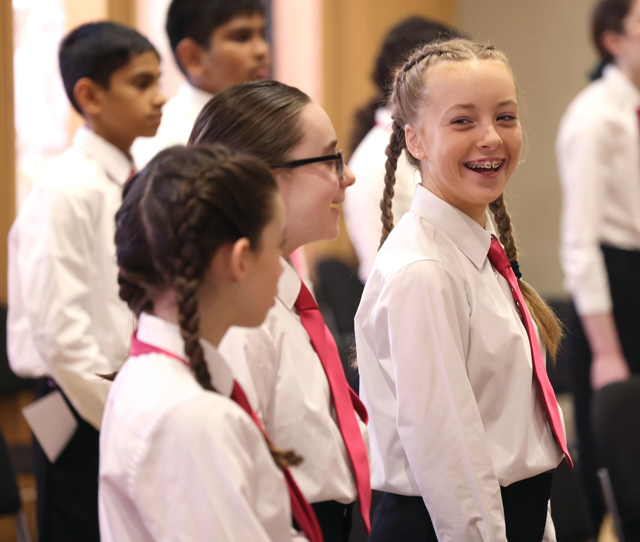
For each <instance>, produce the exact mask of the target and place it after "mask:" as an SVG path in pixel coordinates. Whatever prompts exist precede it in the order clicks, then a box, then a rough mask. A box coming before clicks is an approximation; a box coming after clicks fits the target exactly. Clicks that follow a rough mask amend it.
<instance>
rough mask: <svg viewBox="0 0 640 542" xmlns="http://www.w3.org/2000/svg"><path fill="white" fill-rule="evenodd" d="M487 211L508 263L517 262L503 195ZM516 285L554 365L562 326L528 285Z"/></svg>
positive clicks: (519, 283)
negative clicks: (493, 223)
mask: <svg viewBox="0 0 640 542" xmlns="http://www.w3.org/2000/svg"><path fill="white" fill-rule="evenodd" d="M489 209H490V210H491V212H492V213H493V216H494V219H495V223H496V227H497V228H498V237H499V238H500V244H501V245H502V246H503V248H504V251H505V254H506V255H507V259H508V260H509V261H517V259H518V250H517V249H516V240H515V235H514V232H513V225H512V224H511V217H510V216H509V213H508V212H507V204H506V203H505V201H504V194H501V195H500V197H499V198H498V199H497V200H495V201H494V202H492V203H490V204H489ZM518 285H519V286H520V291H521V292H522V296H523V297H524V300H525V303H526V304H527V307H528V308H529V312H530V313H531V316H532V318H533V320H534V322H535V323H536V325H537V326H538V329H539V330H540V334H541V335H542V341H543V342H544V344H545V346H546V347H547V351H548V352H549V355H550V356H551V359H552V360H553V362H554V363H555V360H556V355H557V353H558V346H559V344H560V340H561V339H562V336H563V330H562V324H561V323H560V321H559V320H558V317H557V316H556V314H555V313H554V312H553V310H552V309H551V307H549V305H547V304H546V303H545V302H544V301H543V300H542V298H541V297H540V296H539V295H538V293H537V292H536V291H535V290H534V289H533V288H532V287H531V286H530V285H529V284H527V283H526V282H525V281H524V280H522V279H518Z"/></svg>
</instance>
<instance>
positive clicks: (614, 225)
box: [556, 65, 640, 316]
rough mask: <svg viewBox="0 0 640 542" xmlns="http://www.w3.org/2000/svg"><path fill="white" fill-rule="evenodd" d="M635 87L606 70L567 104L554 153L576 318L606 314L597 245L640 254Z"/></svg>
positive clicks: (638, 96)
mask: <svg viewBox="0 0 640 542" xmlns="http://www.w3.org/2000/svg"><path fill="white" fill-rule="evenodd" d="M638 107H640V90H638V89H637V88H636V87H635V85H634V84H633V83H632V82H631V81H630V80H629V79H628V78H627V77H626V76H625V75H624V74H623V73H622V72H621V71H620V69H618V68H617V67H616V66H614V65H609V66H607V67H606V68H605V70H604V75H603V77H602V79H599V80H597V81H594V82H593V83H591V84H590V85H588V86H587V87H586V88H585V89H584V90H582V91H581V92H580V93H579V94H578V95H577V96H576V98H575V99H574V100H573V102H571V105H570V106H569V108H568V109H567V111H566V113H565V114H564V116H563V118H562V122H561V123H560V130H559V132H558V140H557V143H556V152H557V156H558V167H559V172H560V180H561V181H562V190H563V198H562V228H561V247H560V259H561V261H562V268H563V270H564V275H565V287H566V289H567V290H568V291H569V292H570V293H571V296H572V298H573V300H574V302H575V305H576V310H577V312H578V314H580V315H582V316H585V315H589V314H602V313H606V312H610V311H611V310H612V304H611V293H610V290H609V279H608V276H607V270H606V267H605V264H604V257H603V255H602V250H601V249H600V245H602V244H605V245H611V246H614V247H617V248H621V249H626V250H640V137H638Z"/></svg>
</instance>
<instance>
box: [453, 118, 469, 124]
mask: <svg viewBox="0 0 640 542" xmlns="http://www.w3.org/2000/svg"><path fill="white" fill-rule="evenodd" d="M470 123H471V120H469V119H454V120H452V121H451V124H458V125H465V124H470Z"/></svg>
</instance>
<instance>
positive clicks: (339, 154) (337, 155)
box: [271, 151, 344, 180]
mask: <svg viewBox="0 0 640 542" xmlns="http://www.w3.org/2000/svg"><path fill="white" fill-rule="evenodd" d="M329 160H335V161H336V171H337V172H338V179H340V180H342V179H343V178H344V161H343V160H342V151H338V152H336V153H335V154H328V155H326V156H318V157H316V158H305V159H304V160H293V161H292V162H285V163H284V164H278V165H277V166H271V167H272V168H274V169H276V168H293V167H300V166H306V165H307V164H315V163H316V162H328V161H329Z"/></svg>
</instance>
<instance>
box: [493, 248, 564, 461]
mask: <svg viewBox="0 0 640 542" xmlns="http://www.w3.org/2000/svg"><path fill="white" fill-rule="evenodd" d="M489 261H490V262H491V264H492V265H493V267H494V268H495V270H496V271H497V272H498V273H500V274H501V275H502V276H503V277H504V278H505V279H507V282H508V283H509V286H510V287H511V293H512V294H513V299H514V300H515V302H516V305H517V307H518V309H519V310H520V314H521V315H522V320H523V322H524V327H525V329H526V330H527V335H528V336H529V345H530V346H531V357H532V359H533V372H534V374H535V375H536V380H537V381H538V386H539V387H540V392H541V394H542V398H543V400H544V407H545V409H546V411H547V418H548V419H549V424H550V425H551V430H552V431H553V434H554V435H555V437H556V441H557V442H558V446H560V449H561V450H562V452H563V453H564V455H565V457H566V458H567V462H568V463H569V465H570V466H571V468H573V461H572V460H571V456H570V455H569V450H568V448H567V441H566V439H565V436H564V430H563V429H562V419H561V418H560V410H559V409H558V402H557V401H556V394H555V393H554V392H553V388H552V387H551V382H549V376H548V375H547V367H546V364H545V360H544V359H543V357H542V350H540V345H539V344H538V337H537V335H536V332H535V329H534V327H533V320H532V319H531V315H530V314H529V309H528V308H527V304H526V303H525V301H524V298H523V297H522V292H521V291H520V287H519V286H518V280H517V279H516V276H515V274H514V273H513V269H512V268H511V263H510V262H509V260H508V259H507V255H506V254H505V253H504V249H503V248H502V245H501V244H500V242H499V241H498V240H497V239H496V238H495V237H494V238H493V239H491V247H490V248H489Z"/></svg>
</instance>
